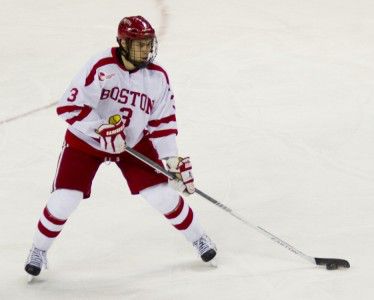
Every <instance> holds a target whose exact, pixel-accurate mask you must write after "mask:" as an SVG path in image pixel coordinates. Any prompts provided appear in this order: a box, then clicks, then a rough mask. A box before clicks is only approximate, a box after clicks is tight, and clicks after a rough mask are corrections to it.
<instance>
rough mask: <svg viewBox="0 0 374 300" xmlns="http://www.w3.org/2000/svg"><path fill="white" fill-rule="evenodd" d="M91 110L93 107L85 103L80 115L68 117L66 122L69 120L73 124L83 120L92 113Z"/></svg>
mask: <svg viewBox="0 0 374 300" xmlns="http://www.w3.org/2000/svg"><path fill="white" fill-rule="evenodd" d="M91 110H92V107H89V106H88V105H85V106H84V107H83V108H82V111H81V112H80V113H79V115H78V116H75V117H73V118H70V119H67V120H66V122H68V123H69V124H70V125H73V124H74V123H75V122H77V121H82V120H83V119H84V118H85V117H87V116H88V115H89V114H90V112H91Z"/></svg>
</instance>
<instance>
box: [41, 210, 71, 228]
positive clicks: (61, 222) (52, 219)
mask: <svg viewBox="0 0 374 300" xmlns="http://www.w3.org/2000/svg"><path fill="white" fill-rule="evenodd" d="M43 214H44V217H45V218H46V219H47V220H48V221H49V222H51V223H53V224H55V225H64V224H65V222H66V220H61V219H58V218H56V217H55V216H54V215H52V214H51V213H50V212H49V210H48V208H47V206H46V207H45V208H44V211H43Z"/></svg>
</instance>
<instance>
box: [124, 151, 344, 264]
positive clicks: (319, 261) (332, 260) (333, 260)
mask: <svg viewBox="0 0 374 300" xmlns="http://www.w3.org/2000/svg"><path fill="white" fill-rule="evenodd" d="M125 151H126V152H128V153H129V154H131V155H132V156H134V157H135V158H137V159H139V160H141V161H142V162H143V163H145V164H147V165H148V166H150V167H152V168H153V169H155V170H156V171H158V172H160V173H161V174H163V175H165V176H166V177H168V178H169V179H175V175H174V174H173V173H171V172H169V171H167V170H165V169H164V168H163V167H161V166H160V165H158V164H157V163H155V162H154V161H152V160H151V159H149V158H148V157H146V156H144V155H143V154H141V153H139V152H138V151H136V150H134V149H132V148H130V147H127V146H126V150H125ZM196 193H197V194H199V195H200V196H201V197H203V198H205V199H206V200H208V201H210V202H211V203H213V204H215V205H217V206H218V207H220V208H221V209H223V210H224V211H226V212H228V213H229V214H230V215H232V216H233V217H235V218H236V219H238V220H239V221H241V222H242V223H244V224H246V225H247V226H249V227H251V228H252V229H254V230H257V231H258V232H259V233H261V234H263V235H264V236H266V237H268V238H270V239H271V240H272V241H274V242H276V243H278V244H279V245H281V246H283V247H284V248H286V249H288V250H289V251H291V252H293V253H294V254H296V255H299V256H300V257H302V258H304V259H305V260H307V261H309V262H311V263H312V264H316V265H324V266H326V269H327V270H336V269H338V268H339V267H342V268H349V267H350V264H349V262H348V261H347V260H344V259H339V258H320V257H312V256H309V255H306V254H304V253H303V252H301V251H300V250H298V249H296V248H295V247H293V246H291V245H290V244H288V243H287V242H285V241H283V240H281V239H280V238H278V237H276V236H275V235H274V234H272V233H270V232H269V231H267V230H265V229H264V228H262V227H260V226H257V225H254V224H252V223H250V222H248V221H247V220H245V219H244V218H243V217H241V216H240V215H238V214H237V213H235V212H234V211H232V209H231V208H229V207H227V206H226V205H224V204H222V203H220V202H219V201H217V200H215V199H214V198H212V197H211V196H209V195H207V194H205V193H204V192H202V191H200V190H199V189H196Z"/></svg>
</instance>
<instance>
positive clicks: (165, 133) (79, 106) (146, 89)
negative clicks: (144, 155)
mask: <svg viewBox="0 0 374 300" xmlns="http://www.w3.org/2000/svg"><path fill="white" fill-rule="evenodd" d="M57 114H58V115H59V116H60V117H61V118H63V119H64V120H65V121H66V122H67V123H69V128H68V133H69V134H71V133H72V134H73V135H74V136H75V137H77V138H79V139H80V140H82V141H83V142H85V143H86V144H88V145H89V146H91V147H93V148H95V149H96V150H101V148H100V143H99V135H98V134H97V133H96V132H95V130H96V129H97V128H99V126H100V125H102V124H108V119H109V117H110V116H112V115H115V114H119V115H121V116H122V121H123V122H124V124H125V135H126V143H127V145H128V146H130V147H133V146H135V145H136V144H137V143H138V142H139V141H140V140H141V139H142V138H143V137H144V135H148V137H149V138H150V140H151V141H152V143H153V145H154V147H155V149H156V150H157V152H158V155H159V158H160V159H162V158H166V157H169V156H177V155H178V150H177V145H176V135H177V133H178V131H177V124H176V116H175V102H174V95H173V92H172V91H171V88H170V85H169V79H168V75H167V73H166V72H165V71H164V70H163V69H162V68H161V67H160V66H158V65H156V64H149V65H148V66H147V67H146V68H143V69H139V70H136V71H127V70H126V69H125V67H124V66H123V64H122V62H121V61H120V57H119V53H118V48H116V47H114V48H112V49H108V50H106V51H105V52H103V53H101V54H99V55H98V56H96V57H94V58H92V59H91V60H90V61H89V62H88V63H87V64H86V66H85V67H84V68H83V70H81V72H79V74H78V75H77V76H76V77H75V78H74V79H73V81H72V82H71V84H70V86H69V87H68V89H67V90H66V91H65V93H64V95H63V96H62V98H61V100H60V101H59V104H58V107H57Z"/></svg>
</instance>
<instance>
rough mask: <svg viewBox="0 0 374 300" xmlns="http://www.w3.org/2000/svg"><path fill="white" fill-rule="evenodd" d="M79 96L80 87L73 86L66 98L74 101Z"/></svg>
mask: <svg viewBox="0 0 374 300" xmlns="http://www.w3.org/2000/svg"><path fill="white" fill-rule="evenodd" d="M77 96H78V89H77V88H72V89H71V90H70V96H69V97H68V98H67V99H66V100H68V101H69V102H74V101H75V100H76V99H77Z"/></svg>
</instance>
